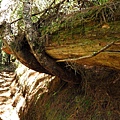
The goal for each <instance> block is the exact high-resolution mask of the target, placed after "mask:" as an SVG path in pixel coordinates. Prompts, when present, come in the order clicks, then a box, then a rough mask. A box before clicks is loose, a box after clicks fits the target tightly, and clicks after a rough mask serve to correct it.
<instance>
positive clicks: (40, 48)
mask: <svg viewBox="0 0 120 120" xmlns="http://www.w3.org/2000/svg"><path fill="white" fill-rule="evenodd" d="M23 8H24V9H23V20H24V24H25V30H26V38H27V41H28V44H29V46H30V48H31V52H32V53H33V54H34V56H35V58H36V59H37V61H38V62H39V63H40V65H41V66H42V67H44V68H45V69H46V70H47V71H49V72H50V73H51V74H52V75H55V76H57V77H59V78H61V79H62V80H64V81H66V82H71V83H80V77H78V76H77V75H75V73H74V72H72V71H67V69H66V68H62V67H61V66H60V65H59V64H58V63H56V61H55V60H54V59H53V58H51V57H49V56H48V55H47V54H46V53H45V47H44V41H45V37H40V36H39V33H38V32H37V31H36V30H35V29H34V26H33V24H32V21H31V14H30V3H29V0H26V2H24V3H23Z"/></svg>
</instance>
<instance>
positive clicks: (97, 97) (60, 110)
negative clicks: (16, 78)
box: [22, 67, 120, 120]
mask: <svg viewBox="0 0 120 120" xmlns="http://www.w3.org/2000/svg"><path fill="white" fill-rule="evenodd" d="M83 69H84V71H83V73H82V75H83V80H82V83H81V85H72V84H68V83H66V82H64V81H61V80H59V79H54V80H53V81H52V82H49V83H48V92H45V93H44V94H42V95H40V93H41V91H38V92H37V94H36V95H35V96H34V99H33V102H32V103H31V105H30V107H29V110H28V112H27V114H26V116H24V120H119V119H120V92H119V88H120V72H119V71H115V70H113V69H109V68H106V67H84V68H82V70H83ZM22 119H23V118H22Z"/></svg>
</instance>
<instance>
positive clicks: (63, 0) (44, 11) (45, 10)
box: [10, 0, 66, 24]
mask: <svg viewBox="0 0 120 120" xmlns="http://www.w3.org/2000/svg"><path fill="white" fill-rule="evenodd" d="M65 1H66V0H62V1H61V2H59V3H58V4H56V5H55V6H54V8H56V7H58V6H59V5H60V4H62V3H63V2H65ZM53 4H54V1H53V2H52V3H51V4H50V6H49V7H48V8H46V9H44V10H42V11H40V12H38V13H34V14H32V15H31V16H36V15H39V14H42V13H43V15H44V14H45V13H46V12H47V11H48V10H50V9H53V7H52V5H53ZM22 19H23V17H21V18H18V19H17V20H14V21H12V22H11V23H10V24H13V23H15V22H17V21H19V20H22Z"/></svg>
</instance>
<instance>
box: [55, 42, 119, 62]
mask: <svg viewBox="0 0 120 120" xmlns="http://www.w3.org/2000/svg"><path fill="white" fill-rule="evenodd" d="M115 42H117V41H113V42H111V43H110V44H108V45H106V46H105V47H103V48H101V49H100V50H99V51H97V52H94V53H93V54H92V55H87V56H83V57H78V58H71V59H63V60H57V61H56V62H67V61H76V60H81V59H88V58H92V57H94V56H96V55H98V54H100V53H101V52H103V51H104V50H106V49H107V48H109V47H111V46H112V45H113V44H114V43H115Z"/></svg>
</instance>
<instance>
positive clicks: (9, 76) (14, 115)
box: [0, 72, 19, 120]
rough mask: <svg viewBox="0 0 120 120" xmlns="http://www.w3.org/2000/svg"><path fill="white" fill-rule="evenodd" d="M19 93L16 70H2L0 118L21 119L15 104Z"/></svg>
mask: <svg viewBox="0 0 120 120" xmlns="http://www.w3.org/2000/svg"><path fill="white" fill-rule="evenodd" d="M16 93H17V83H16V75H15V73H14V72H0V119H1V120H13V119H14V120H19V116H18V111H17V109H16V108H15V106H14V101H15V94H16Z"/></svg>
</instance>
